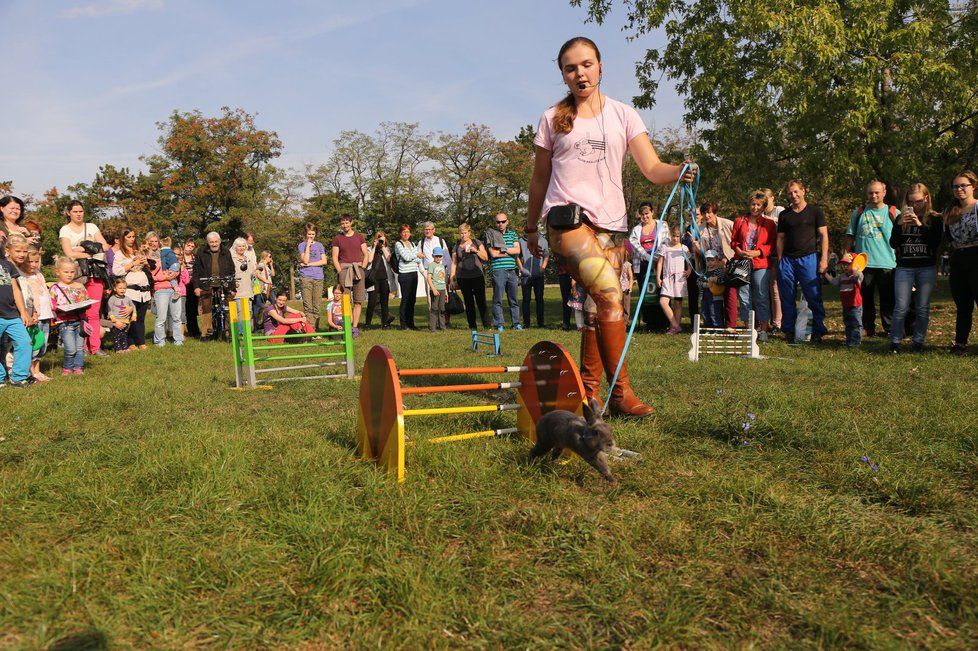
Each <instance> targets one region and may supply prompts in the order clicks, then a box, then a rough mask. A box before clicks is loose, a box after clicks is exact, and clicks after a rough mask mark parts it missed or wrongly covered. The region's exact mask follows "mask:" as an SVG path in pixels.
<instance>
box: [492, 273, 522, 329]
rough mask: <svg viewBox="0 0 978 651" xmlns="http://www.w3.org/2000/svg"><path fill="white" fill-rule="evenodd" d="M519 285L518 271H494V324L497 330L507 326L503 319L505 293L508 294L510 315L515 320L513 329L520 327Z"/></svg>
mask: <svg viewBox="0 0 978 651" xmlns="http://www.w3.org/2000/svg"><path fill="white" fill-rule="evenodd" d="M518 285H519V280H518V279H517V278H516V269H493V270H492V323H493V325H494V326H496V327H497V328H499V327H502V326H504V325H506V320H505V318H504V317H503V292H505V293H506V300H507V301H509V314H510V318H512V320H513V327H516V326H517V325H520V304H519V300H518V299H517V298H516V288H517V286H518Z"/></svg>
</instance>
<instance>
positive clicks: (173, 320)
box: [153, 289, 183, 346]
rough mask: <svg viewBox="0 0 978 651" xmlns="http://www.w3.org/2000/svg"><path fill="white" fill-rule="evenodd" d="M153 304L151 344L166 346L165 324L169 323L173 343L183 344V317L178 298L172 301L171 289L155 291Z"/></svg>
mask: <svg viewBox="0 0 978 651" xmlns="http://www.w3.org/2000/svg"><path fill="white" fill-rule="evenodd" d="M153 304H154V305H155V306H156V325H155V327H154V328H153V343H154V344H156V345H157V346H163V345H165V344H166V322H167V320H169V322H170V330H171V332H173V341H174V342H176V343H178V344H182V343H183V317H182V310H181V309H180V300H179V297H178V299H177V300H174V299H173V290H172V289H157V290H156V293H155V294H153Z"/></svg>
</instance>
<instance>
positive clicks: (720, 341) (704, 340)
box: [689, 310, 761, 362]
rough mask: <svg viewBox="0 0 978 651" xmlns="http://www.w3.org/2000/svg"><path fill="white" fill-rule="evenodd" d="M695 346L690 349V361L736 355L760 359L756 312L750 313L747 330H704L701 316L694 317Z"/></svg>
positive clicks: (693, 341)
mask: <svg viewBox="0 0 978 651" xmlns="http://www.w3.org/2000/svg"><path fill="white" fill-rule="evenodd" d="M690 341H691V342H692V344H693V346H692V348H690V349H689V361H691V362H698V361H699V359H700V355H736V356H738V357H750V358H752V359H760V357H761V350H760V348H758V347H757V327H756V326H755V325H754V310H751V311H750V316H749V317H748V320H747V327H746V328H703V327H701V326H700V315H699V314H697V315H696V316H694V317H693V334H692V336H691V337H690Z"/></svg>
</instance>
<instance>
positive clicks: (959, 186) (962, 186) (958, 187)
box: [951, 183, 971, 190]
mask: <svg viewBox="0 0 978 651" xmlns="http://www.w3.org/2000/svg"><path fill="white" fill-rule="evenodd" d="M951 187H952V188H954V189H955V190H964V189H965V188H970V187H971V184H970V183H958V184H957V185H952V186H951Z"/></svg>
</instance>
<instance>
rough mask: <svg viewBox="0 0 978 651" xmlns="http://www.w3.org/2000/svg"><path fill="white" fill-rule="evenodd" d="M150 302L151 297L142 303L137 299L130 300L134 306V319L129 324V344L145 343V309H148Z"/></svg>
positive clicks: (141, 344)
mask: <svg viewBox="0 0 978 651" xmlns="http://www.w3.org/2000/svg"><path fill="white" fill-rule="evenodd" d="M152 302H153V301H152V299H150V300H148V301H146V302H144V303H140V302H139V301H133V302H132V304H133V305H135V306H136V320H135V321H134V322H133V323H131V324H130V325H129V345H130V346H145V345H146V310H148V309H149V306H150V305H151V304H152Z"/></svg>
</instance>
